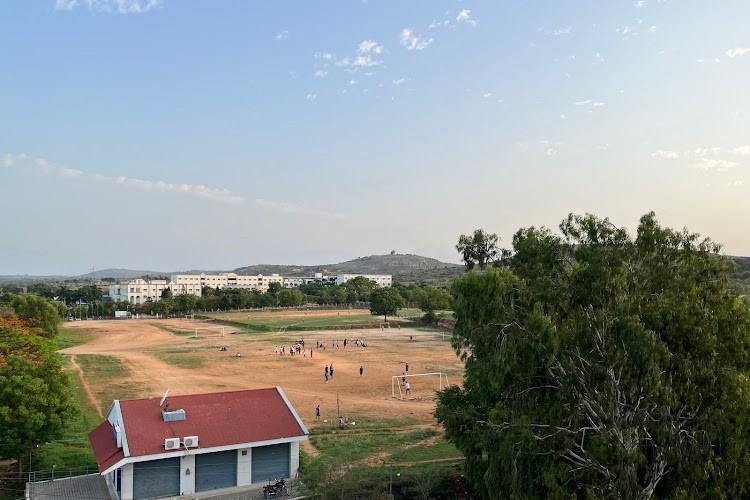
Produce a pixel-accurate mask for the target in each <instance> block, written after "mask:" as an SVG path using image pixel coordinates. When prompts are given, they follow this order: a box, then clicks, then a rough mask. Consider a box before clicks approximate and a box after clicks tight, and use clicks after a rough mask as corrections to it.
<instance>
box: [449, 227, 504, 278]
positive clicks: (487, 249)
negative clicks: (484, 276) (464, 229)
mask: <svg viewBox="0 0 750 500" xmlns="http://www.w3.org/2000/svg"><path fill="white" fill-rule="evenodd" d="M497 243H498V237H497V235H496V234H495V233H489V234H488V233H486V232H484V229H475V230H474V233H473V234H470V235H467V234H462V235H461V236H460V237H459V238H458V244H457V245H456V250H458V253H460V254H461V258H462V260H463V261H464V264H465V265H466V269H469V270H471V269H474V266H477V267H478V268H479V269H484V268H485V267H487V266H488V265H490V264H492V263H493V262H495V261H496V260H497V258H498V256H499V255H500V250H499V248H498V246H497Z"/></svg>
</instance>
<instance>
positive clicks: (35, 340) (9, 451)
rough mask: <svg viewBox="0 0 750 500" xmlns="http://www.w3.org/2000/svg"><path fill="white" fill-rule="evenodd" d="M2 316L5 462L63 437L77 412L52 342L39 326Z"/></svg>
mask: <svg viewBox="0 0 750 500" xmlns="http://www.w3.org/2000/svg"><path fill="white" fill-rule="evenodd" d="M36 323H39V322H34V323H32V322H28V321H24V320H20V319H16V318H11V317H8V316H0V459H13V458H15V459H16V460H17V461H18V467H19V472H20V470H21V468H22V465H21V464H22V459H23V457H25V456H26V455H27V454H28V451H29V450H30V449H31V448H33V447H35V446H36V444H38V443H43V442H45V441H51V440H54V439H58V438H59V437H61V435H62V433H63V430H64V426H65V424H66V422H67V421H68V420H70V419H71V418H72V417H73V416H74V415H75V412H76V408H75V406H74V404H73V399H72V397H71V395H70V392H69V388H68V378H67V376H66V375H65V373H64V372H63V371H62V367H61V363H60V357H59V355H58V354H57V353H56V352H55V351H54V347H53V344H52V340H51V339H49V338H47V337H46V336H45V335H42V333H43V332H42V330H41V329H40V328H38V327H36V326H34V324H36Z"/></svg>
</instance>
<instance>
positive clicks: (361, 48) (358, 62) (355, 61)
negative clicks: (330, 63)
mask: <svg viewBox="0 0 750 500" xmlns="http://www.w3.org/2000/svg"><path fill="white" fill-rule="evenodd" d="M382 53H383V47H382V46H381V45H380V44H378V43H377V42H375V41H373V40H363V41H361V42H360V43H359V45H357V55H356V56H354V57H345V58H344V59H339V60H338V61H336V66H352V67H353V68H354V69H355V70H356V69H358V68H368V67H370V66H377V65H379V64H381V63H382V62H383V61H382V60H381V59H378V58H377V57H376V56H379V55H381V54H382Z"/></svg>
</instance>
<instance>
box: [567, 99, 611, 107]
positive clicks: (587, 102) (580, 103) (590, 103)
mask: <svg viewBox="0 0 750 500" xmlns="http://www.w3.org/2000/svg"><path fill="white" fill-rule="evenodd" d="M573 104H575V105H576V106H590V107H592V108H601V107H603V106H605V105H606V103H603V102H602V101H595V100H593V99H586V100H585V101H575V102H574V103H573Z"/></svg>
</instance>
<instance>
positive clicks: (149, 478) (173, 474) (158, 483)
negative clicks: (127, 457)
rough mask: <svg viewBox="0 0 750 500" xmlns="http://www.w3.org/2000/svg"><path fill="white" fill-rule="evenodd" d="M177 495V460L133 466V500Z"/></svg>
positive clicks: (166, 459)
mask: <svg viewBox="0 0 750 500" xmlns="http://www.w3.org/2000/svg"><path fill="white" fill-rule="evenodd" d="M179 494H180V459H179V458H164V459H162V460H152V461H151V462H136V463H134V464H133V498H134V499H135V500H138V499H141V498H153V497H166V496H177V495H179Z"/></svg>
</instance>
